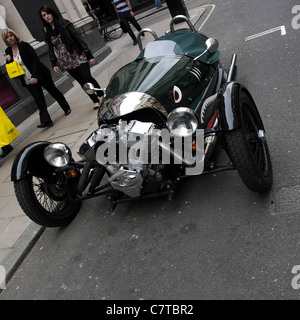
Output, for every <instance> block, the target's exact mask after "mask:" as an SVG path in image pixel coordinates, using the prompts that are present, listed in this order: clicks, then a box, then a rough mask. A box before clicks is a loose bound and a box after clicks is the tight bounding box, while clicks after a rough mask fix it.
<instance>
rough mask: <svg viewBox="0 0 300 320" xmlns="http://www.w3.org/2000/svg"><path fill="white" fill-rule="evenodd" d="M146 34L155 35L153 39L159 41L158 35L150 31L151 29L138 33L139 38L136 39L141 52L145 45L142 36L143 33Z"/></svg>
mask: <svg viewBox="0 0 300 320" xmlns="http://www.w3.org/2000/svg"><path fill="white" fill-rule="evenodd" d="M145 32H149V33H151V34H152V35H153V37H154V39H155V40H156V39H158V35H157V34H156V33H155V32H154V31H153V30H152V29H150V28H144V29H142V30H141V31H140V32H139V33H138V35H137V37H136V39H137V42H138V45H139V48H140V51H142V50H143V45H142V41H141V35H142V34H143V33H145Z"/></svg>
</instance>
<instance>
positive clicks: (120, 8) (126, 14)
mask: <svg viewBox="0 0 300 320" xmlns="http://www.w3.org/2000/svg"><path fill="white" fill-rule="evenodd" d="M111 2H112V4H113V6H114V8H115V11H116V14H117V16H118V19H119V22H120V23H122V24H123V26H124V28H125V29H126V30H127V32H128V33H129V35H130V37H131V38H132V40H133V45H134V46H135V45H137V39H136V36H135V34H134V33H133V31H132V29H131V28H130V25H129V22H130V23H132V25H133V26H134V27H135V28H136V29H137V31H141V30H142V28H141V26H140V25H139V24H138V22H137V21H136V19H135V17H134V13H133V11H132V7H131V4H130V1H129V0H111Z"/></svg>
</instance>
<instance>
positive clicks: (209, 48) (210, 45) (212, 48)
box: [194, 38, 219, 61]
mask: <svg viewBox="0 0 300 320" xmlns="http://www.w3.org/2000/svg"><path fill="white" fill-rule="evenodd" d="M204 47H205V50H204V51H203V52H202V53H201V54H200V55H199V56H198V57H196V58H195V59H194V61H196V60H197V59H199V58H200V57H202V56H203V55H204V54H205V53H206V52H209V53H214V52H216V51H217V50H218V48H219V42H218V41H217V40H216V39H214V38H209V39H207V40H206V41H205V44H204Z"/></svg>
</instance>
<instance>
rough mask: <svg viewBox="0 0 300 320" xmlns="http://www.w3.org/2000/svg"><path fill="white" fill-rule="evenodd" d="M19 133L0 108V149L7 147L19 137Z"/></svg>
mask: <svg viewBox="0 0 300 320" xmlns="http://www.w3.org/2000/svg"><path fill="white" fill-rule="evenodd" d="M19 134H20V133H19V131H18V130H17V128H16V127H15V126H14V125H13V124H12V122H11V121H10V120H9V118H8V117H7V115H6V114H5V112H4V111H3V110H2V108H1V107H0V148H2V147H4V146H7V145H8V144H10V143H11V142H12V141H14V140H15V139H16V138H17V137H18V136H19Z"/></svg>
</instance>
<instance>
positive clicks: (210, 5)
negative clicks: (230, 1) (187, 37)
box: [198, 4, 216, 31]
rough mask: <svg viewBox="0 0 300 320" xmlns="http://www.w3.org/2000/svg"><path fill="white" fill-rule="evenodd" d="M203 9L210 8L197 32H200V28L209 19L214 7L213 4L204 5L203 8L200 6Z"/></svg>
mask: <svg viewBox="0 0 300 320" xmlns="http://www.w3.org/2000/svg"><path fill="white" fill-rule="evenodd" d="M202 7H203V8H205V7H212V8H211V10H210V12H209V14H208V15H207V17H206V19H205V20H204V22H203V23H202V24H201V26H200V28H199V29H198V31H200V30H201V28H202V27H203V26H204V24H205V23H206V21H207V20H208V18H209V17H210V15H211V14H212V12H213V11H214V9H215V7H216V5H214V4H206V5H203V6H200V8H202Z"/></svg>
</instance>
